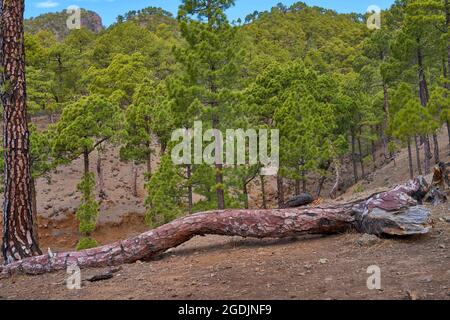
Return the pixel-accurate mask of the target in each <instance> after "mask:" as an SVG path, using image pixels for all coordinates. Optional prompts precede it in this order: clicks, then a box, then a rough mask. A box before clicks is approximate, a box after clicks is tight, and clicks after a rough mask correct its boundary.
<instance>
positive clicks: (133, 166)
mask: <svg viewBox="0 0 450 320" xmlns="http://www.w3.org/2000/svg"><path fill="white" fill-rule="evenodd" d="M137 178H138V169H137V166H136V164H135V163H134V161H132V162H131V191H132V193H133V196H134V197H136V198H137V197H138V196H139V194H138V186H137Z"/></svg>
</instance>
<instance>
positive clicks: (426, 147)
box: [424, 135, 433, 174]
mask: <svg viewBox="0 0 450 320" xmlns="http://www.w3.org/2000/svg"><path fill="white" fill-rule="evenodd" d="M424 150H425V161H424V171H425V174H429V173H430V168H431V164H430V159H432V158H433V155H432V154H431V148H430V139H429V138H428V136H427V135H426V136H425V137H424Z"/></svg>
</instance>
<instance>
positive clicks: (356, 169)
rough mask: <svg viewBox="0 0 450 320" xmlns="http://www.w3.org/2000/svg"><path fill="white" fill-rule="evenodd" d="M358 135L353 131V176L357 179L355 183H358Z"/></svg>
mask: <svg viewBox="0 0 450 320" xmlns="http://www.w3.org/2000/svg"><path fill="white" fill-rule="evenodd" d="M355 155H356V137H355V134H354V133H353V132H352V164H353V177H354V179H355V183H358V180H359V179H358V167H357V166H356V156H355Z"/></svg>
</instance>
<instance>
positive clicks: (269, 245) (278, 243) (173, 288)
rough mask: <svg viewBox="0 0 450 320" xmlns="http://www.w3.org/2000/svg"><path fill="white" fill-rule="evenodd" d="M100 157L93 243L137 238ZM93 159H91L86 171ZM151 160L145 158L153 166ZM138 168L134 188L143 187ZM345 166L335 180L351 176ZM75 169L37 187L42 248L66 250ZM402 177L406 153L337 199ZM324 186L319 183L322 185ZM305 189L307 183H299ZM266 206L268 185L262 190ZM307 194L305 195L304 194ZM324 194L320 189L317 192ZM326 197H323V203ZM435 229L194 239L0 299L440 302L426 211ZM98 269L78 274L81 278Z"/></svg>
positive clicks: (441, 262) (445, 249)
mask: <svg viewBox="0 0 450 320" xmlns="http://www.w3.org/2000/svg"><path fill="white" fill-rule="evenodd" d="M440 142H441V148H442V154H441V156H442V158H443V159H444V160H446V161H450V158H449V156H448V151H449V149H448V146H447V144H448V143H447V137H446V135H445V134H444V133H443V134H442V135H441V136H440ZM103 157H104V161H103V163H104V165H105V170H104V172H105V186H106V191H107V194H108V196H109V200H108V201H106V202H104V203H103V204H102V209H101V216H100V219H99V224H98V227H97V229H96V231H95V233H94V235H93V236H94V237H95V238H96V239H97V240H98V241H99V243H101V244H106V243H109V242H112V241H116V240H118V239H123V238H126V237H129V236H133V235H136V234H139V233H141V232H143V231H145V230H147V227H146V226H145V224H144V222H143V213H144V211H145V209H144V207H143V199H144V190H143V189H142V188H141V189H140V192H139V196H138V197H134V196H132V195H131V188H130V187H129V186H130V185H131V184H130V172H131V169H130V166H129V165H128V164H124V163H121V162H120V161H119V160H118V158H117V149H116V148H115V147H113V146H109V147H108V149H107V151H106V152H105V154H104V155H103ZM95 162H96V155H93V158H92V160H91V164H92V170H94V169H95ZM156 163H157V160H155V164H156ZM143 171H144V168H143V167H141V168H140V175H139V178H138V182H139V185H140V186H142V185H143V175H142V173H143ZM350 172H351V170H350V169H349V168H344V170H343V174H344V176H345V177H346V179H347V180H351V175H350ZM80 176H81V163H80V161H76V162H74V163H73V164H71V165H70V166H66V167H62V168H58V170H57V171H56V172H53V173H52V174H51V183H48V180H46V179H39V181H38V192H39V193H38V207H39V212H40V216H39V227H40V242H41V247H42V248H43V250H44V251H46V250H47V248H51V249H52V251H54V252H55V251H63V250H73V248H74V246H75V244H76V242H77V240H78V239H79V234H78V231H77V221H76V220H75V217H74V211H75V209H76V207H77V206H78V203H79V202H78V201H79V199H78V198H77V197H79V195H77V193H76V192H75V188H76V184H77V183H78V181H79V178H80ZM406 180H408V168H407V158H406V152H405V150H403V151H402V152H400V154H399V155H398V156H397V159H396V162H395V165H394V163H393V162H391V163H389V164H387V165H385V166H383V167H381V168H379V169H378V170H376V171H375V172H374V173H372V174H370V175H369V176H368V178H367V179H366V180H365V181H363V182H361V183H359V184H358V185H357V186H354V187H351V188H349V190H348V191H347V192H346V193H345V194H343V195H342V196H341V197H340V199H339V200H344V201H346V200H351V199H354V198H359V197H364V196H366V195H368V194H371V193H373V192H376V191H380V190H384V189H387V188H389V187H391V186H393V185H396V184H398V183H401V182H404V181H406ZM332 184H333V177H330V178H329V179H327V182H326V186H325V187H326V188H330V185H332ZM309 187H311V188H312V187H313V186H309ZM267 189H268V190H269V192H268V193H269V198H270V203H273V204H274V203H275V202H276V198H275V183H274V181H270V182H269V184H268V188H267ZM258 190H259V186H258V184H255V185H253V186H252V192H251V199H252V201H251V205H252V207H255V208H257V207H259V206H260V196H259V194H258V192H259V191H258ZM312 190H313V189H312ZM324 194H326V192H325V193H324ZM325 201H329V200H325ZM430 208H431V209H432V212H433V219H434V221H435V226H434V228H433V230H432V232H431V233H430V234H428V235H425V236H422V237H416V238H410V239H403V240H398V239H379V240H378V241H375V243H364V241H363V243H361V238H362V236H361V235H359V234H356V233H348V234H343V235H335V236H331V237H299V238H295V239H294V238H293V239H284V240H252V239H242V238H237V237H236V238H227V237H218V236H207V237H198V238H195V239H193V240H191V241H190V242H188V243H186V244H184V245H182V246H180V247H179V248H176V249H173V250H170V251H169V252H167V253H165V254H164V255H163V256H162V257H160V259H158V260H154V261H150V262H141V263H136V264H133V265H125V266H123V267H122V268H121V270H119V271H117V272H116V273H114V277H113V278H112V279H109V280H105V281H101V282H96V283H91V282H87V281H84V282H83V286H82V289H81V290H68V289H67V287H66V284H65V279H66V278H67V277H68V275H67V274H66V273H65V272H59V273H54V274H48V275H43V276H36V277H30V276H22V275H18V276H14V277H13V278H10V279H3V280H0V299H448V300H450V222H449V221H450V208H449V204H445V205H442V206H440V207H434V208H432V207H430ZM372 265H377V266H379V267H380V268H381V277H382V289H381V290H368V288H367V286H366V281H367V278H368V277H369V276H370V275H369V274H367V268H368V267H369V266H372ZM104 271H106V269H103V270H102V269H89V270H82V278H83V279H86V278H88V277H89V276H92V275H96V274H101V273H102V272H104Z"/></svg>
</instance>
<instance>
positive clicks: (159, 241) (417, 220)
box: [2, 178, 432, 276]
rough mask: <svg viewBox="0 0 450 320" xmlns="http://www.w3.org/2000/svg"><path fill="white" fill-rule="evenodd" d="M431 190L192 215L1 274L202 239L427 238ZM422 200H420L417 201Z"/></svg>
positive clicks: (416, 187)
mask: <svg viewBox="0 0 450 320" xmlns="http://www.w3.org/2000/svg"><path fill="white" fill-rule="evenodd" d="M424 188H428V187H427V185H426V183H424V180H423V179H420V178H419V179H415V180H411V181H410V182H408V183H406V184H404V185H400V186H398V187H396V188H395V189H393V190H390V191H387V192H382V193H378V194H375V195H373V196H371V197H369V198H366V199H362V200H359V201H356V202H352V203H343V204H335V205H328V206H318V207H303V208H293V209H273V210H218V211H212V212H204V213H197V214H194V215H188V216H185V217H182V218H180V219H178V220H175V221H173V222H171V223H168V224H166V225H163V226H161V227H159V228H157V229H155V230H151V231H148V232H146V233H143V234H141V235H138V236H136V237H133V238H130V239H127V240H123V241H118V242H116V243H113V244H109V245H105V246H102V247H98V248H94V249H89V250H85V251H80V252H65V253H56V254H52V255H42V256H38V257H32V258H27V259H24V260H22V261H18V262H15V263H12V264H9V265H7V266H4V267H3V270H2V275H3V276H9V275H11V274H14V273H25V274H31V275H37V274H43V273H47V272H54V271H58V270H65V269H66V268H67V266H70V265H77V266H78V267H80V268H92V267H94V268H95V267H106V266H116V265H121V264H125V263H133V262H136V261H138V260H148V259H151V258H153V257H155V256H157V255H159V254H161V253H163V252H165V251H166V250H168V249H170V248H174V247H177V246H179V245H181V244H183V243H184V242H186V241H188V240H190V239H191V238H193V237H194V236H198V235H207V234H208V235H223V236H241V237H252V238H285V237H292V236H299V235H304V234H336V233H342V232H346V231H349V230H357V231H358V232H362V233H370V234H375V235H391V236H409V235H417V234H426V233H427V232H428V231H429V230H430V228H431V223H432V221H431V218H430V210H428V209H426V208H424V207H421V206H418V201H417V200H416V199H414V197H415V198H418V197H419V198H420V197H423V196H424V195H425V194H426V192H424ZM419 200H420V199H419Z"/></svg>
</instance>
